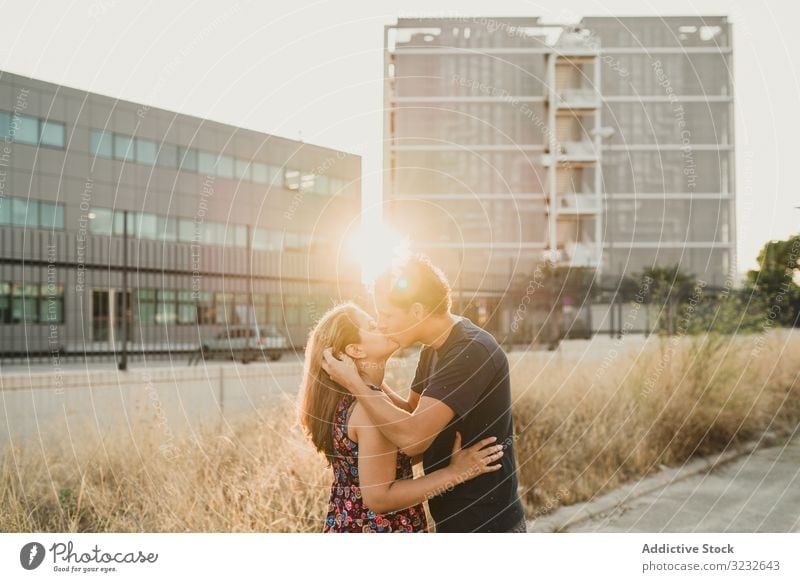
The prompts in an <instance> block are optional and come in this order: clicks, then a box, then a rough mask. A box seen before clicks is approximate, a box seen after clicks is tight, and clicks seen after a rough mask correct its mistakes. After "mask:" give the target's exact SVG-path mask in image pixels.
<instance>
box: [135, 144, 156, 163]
mask: <svg viewBox="0 0 800 582" xmlns="http://www.w3.org/2000/svg"><path fill="white" fill-rule="evenodd" d="M157 157H158V144H157V143H156V142H154V141H150V140H149V139H139V138H137V139H136V161H137V162H138V163H140V164H146V165H148V166H152V165H153V164H155V163H156V158H157Z"/></svg>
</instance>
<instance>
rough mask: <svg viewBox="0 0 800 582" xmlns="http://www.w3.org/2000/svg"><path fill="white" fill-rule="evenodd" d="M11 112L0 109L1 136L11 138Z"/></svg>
mask: <svg viewBox="0 0 800 582" xmlns="http://www.w3.org/2000/svg"><path fill="white" fill-rule="evenodd" d="M10 130H11V114H10V113H7V112H5V111H0V138H2V139H5V138H9V139H11V133H10Z"/></svg>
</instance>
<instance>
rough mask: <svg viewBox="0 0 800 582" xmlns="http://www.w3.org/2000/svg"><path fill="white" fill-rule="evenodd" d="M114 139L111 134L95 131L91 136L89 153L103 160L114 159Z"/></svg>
mask: <svg viewBox="0 0 800 582" xmlns="http://www.w3.org/2000/svg"><path fill="white" fill-rule="evenodd" d="M113 139H114V138H113V136H112V135H111V133H110V132H108V131H100V130H99V129H93V130H92V131H91V132H90V134H89V153H90V154H92V155H93V156H96V157H101V158H110V157H112V151H113V147H114V144H113Z"/></svg>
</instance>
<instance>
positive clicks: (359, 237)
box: [347, 221, 409, 283]
mask: <svg viewBox="0 0 800 582" xmlns="http://www.w3.org/2000/svg"><path fill="white" fill-rule="evenodd" d="M347 249H348V252H349V253H350V255H351V256H352V257H353V258H354V259H355V260H356V261H358V264H359V265H360V267H361V280H362V281H363V282H364V283H371V282H373V281H374V280H375V279H376V277H377V276H378V275H379V274H380V273H381V272H382V271H384V270H385V269H386V268H388V267H389V266H390V265H391V263H392V260H393V259H395V258H401V257H403V256H406V255H407V254H408V252H409V241H408V238H407V237H403V236H401V235H400V234H398V233H397V232H395V231H394V230H393V229H392V228H390V227H389V226H388V225H387V224H384V223H382V222H377V221H376V222H369V223H362V224H361V225H360V226H359V227H358V228H357V229H356V230H355V231H354V232H353V234H352V235H350V236H349V237H348V240H347Z"/></svg>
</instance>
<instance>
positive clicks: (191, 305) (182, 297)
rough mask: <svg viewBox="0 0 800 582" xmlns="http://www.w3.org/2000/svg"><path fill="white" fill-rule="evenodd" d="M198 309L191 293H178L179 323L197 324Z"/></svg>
mask: <svg viewBox="0 0 800 582" xmlns="http://www.w3.org/2000/svg"><path fill="white" fill-rule="evenodd" d="M196 317H197V307H196V306H195V301H194V297H193V294H192V292H191V291H178V323H179V324H182V325H186V324H193V323H195V318H196Z"/></svg>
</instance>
